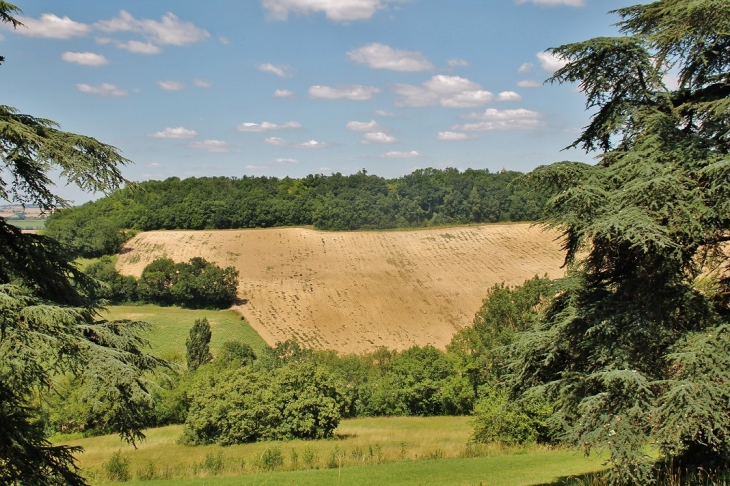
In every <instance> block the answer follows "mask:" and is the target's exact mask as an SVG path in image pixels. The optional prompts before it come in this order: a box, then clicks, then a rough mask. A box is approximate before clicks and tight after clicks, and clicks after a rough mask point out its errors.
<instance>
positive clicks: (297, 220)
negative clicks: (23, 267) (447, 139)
mask: <svg viewBox="0 0 730 486" xmlns="http://www.w3.org/2000/svg"><path fill="white" fill-rule="evenodd" d="M520 175H522V174H521V173H519V172H511V171H504V172H499V173H490V172H489V171H488V170H474V169H467V170H465V171H463V172H460V171H459V170H457V169H445V170H437V169H419V170H416V171H414V172H413V173H411V174H408V175H405V176H403V177H399V178H396V179H385V178H383V177H378V176H375V175H370V174H368V173H367V172H366V171H364V170H363V171H361V172H358V173H356V174H352V175H349V176H344V175H342V174H339V173H337V174H333V175H331V176H324V175H309V176H307V177H304V178H301V179H293V178H290V177H285V178H283V179H278V178H276V177H248V176H244V177H242V178H235V177H202V178H189V179H184V180H181V179H179V178H177V177H171V178H169V179H166V180H164V181H147V182H143V183H140V184H138V185H136V186H135V187H134V188H125V189H122V190H119V191H117V192H115V193H114V194H112V195H110V196H108V197H105V198H102V199H99V200H98V201H95V202H90V203H87V204H84V205H82V206H78V207H75V208H71V209H64V210H61V211H58V212H55V213H53V214H52V215H51V216H50V217H49V218H48V221H47V223H46V228H47V234H48V235H49V236H51V237H53V238H55V239H56V240H58V241H59V242H61V243H62V244H63V245H64V246H65V247H66V248H69V249H71V250H72V251H74V252H75V253H76V254H77V255H83V256H87V257H94V256H100V255H104V254H111V253H115V252H116V251H117V249H118V248H119V246H120V245H121V244H122V243H123V242H124V241H125V240H126V239H127V238H128V237H130V236H131V234H132V233H131V232H130V231H127V230H138V231H151V230H162V229H165V230H170V229H193V230H199V229H236V228H267V227H273V226H292V225H314V227H315V228H317V229H321V230H335V231H342V230H358V229H388V228H409V227H423V226H429V225H440V224H463V223H495V222H499V221H534V220H536V219H538V218H539V217H540V216H541V215H542V210H543V207H544V205H545V201H546V200H547V196H546V195H545V194H542V193H541V192H539V191H538V192H535V191H533V190H526V189H520V188H517V187H514V186H513V185H511V184H510V183H511V182H512V181H514V180H515V179H516V178H517V177H519V176H520Z"/></svg>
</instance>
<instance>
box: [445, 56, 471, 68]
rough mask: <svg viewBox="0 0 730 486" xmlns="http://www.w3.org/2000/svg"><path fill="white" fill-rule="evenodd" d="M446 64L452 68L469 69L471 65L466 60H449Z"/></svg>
mask: <svg viewBox="0 0 730 486" xmlns="http://www.w3.org/2000/svg"><path fill="white" fill-rule="evenodd" d="M446 64H448V65H449V66H451V67H467V66H468V65H469V63H468V62H466V61H465V60H463V59H458V58H453V59H449V60H448V61H446Z"/></svg>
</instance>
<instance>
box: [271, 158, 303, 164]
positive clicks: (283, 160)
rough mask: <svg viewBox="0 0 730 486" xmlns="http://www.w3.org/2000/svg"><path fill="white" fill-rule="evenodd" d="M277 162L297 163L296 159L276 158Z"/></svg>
mask: <svg viewBox="0 0 730 486" xmlns="http://www.w3.org/2000/svg"><path fill="white" fill-rule="evenodd" d="M276 163H277V164H298V163H299V161H298V160H297V159H276Z"/></svg>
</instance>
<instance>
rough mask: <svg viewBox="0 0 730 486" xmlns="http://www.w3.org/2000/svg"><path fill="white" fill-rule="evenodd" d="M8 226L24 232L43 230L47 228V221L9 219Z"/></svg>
mask: <svg viewBox="0 0 730 486" xmlns="http://www.w3.org/2000/svg"><path fill="white" fill-rule="evenodd" d="M6 221H7V223H8V224H11V225H13V226H15V227H17V228H20V229H24V230H42V229H43V228H45V227H46V220H45V219H8V220H6Z"/></svg>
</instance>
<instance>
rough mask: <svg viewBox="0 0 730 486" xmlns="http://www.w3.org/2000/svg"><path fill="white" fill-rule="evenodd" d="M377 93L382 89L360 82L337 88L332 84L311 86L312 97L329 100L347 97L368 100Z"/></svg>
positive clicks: (355, 99) (310, 93)
mask: <svg viewBox="0 0 730 486" xmlns="http://www.w3.org/2000/svg"><path fill="white" fill-rule="evenodd" d="M375 93H380V89H378V88H376V87H375V86H362V85H359V84H350V85H342V86H337V87H336V88H333V87H331V86H312V87H311V88H309V96H310V97H312V98H325V99H329V100H336V99H339V98H346V99H348V100H354V101H367V100H369V99H371V98H372V97H373V94H375Z"/></svg>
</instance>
